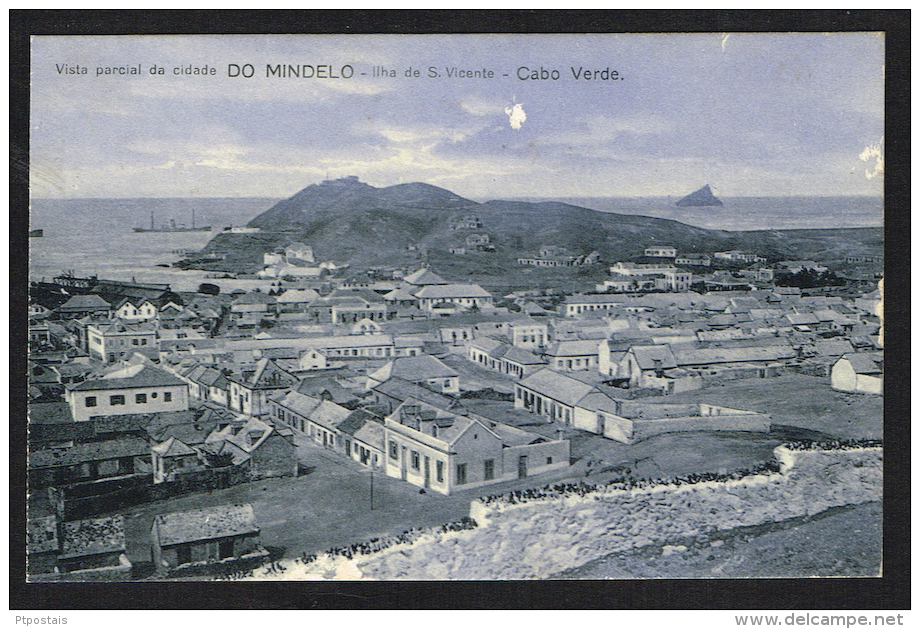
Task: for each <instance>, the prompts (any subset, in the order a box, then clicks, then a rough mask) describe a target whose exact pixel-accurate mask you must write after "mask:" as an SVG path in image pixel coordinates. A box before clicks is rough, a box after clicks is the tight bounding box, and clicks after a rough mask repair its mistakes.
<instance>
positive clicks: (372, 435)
mask: <svg viewBox="0 0 920 629" xmlns="http://www.w3.org/2000/svg"><path fill="white" fill-rule="evenodd" d="M353 436H354V438H355V439H357V440H358V441H363V442H364V443H366V444H367V445H369V446H373V447H375V448H377V449H378V450H381V451H382V450H383V448H384V445H383V442H384V430H383V424H380V423H379V422H376V421H366V422H364V424H362V425H361V427H360V428H358V429H357V430H356V431H355V432H354V433H353Z"/></svg>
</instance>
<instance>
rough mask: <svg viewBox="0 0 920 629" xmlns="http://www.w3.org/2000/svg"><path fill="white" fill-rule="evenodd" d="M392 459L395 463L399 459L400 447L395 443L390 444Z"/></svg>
mask: <svg viewBox="0 0 920 629" xmlns="http://www.w3.org/2000/svg"><path fill="white" fill-rule="evenodd" d="M390 458H391V459H393V460H394V461H395V460H396V459H398V458H399V446H398V445H397V443H396V442H395V441H391V442H390Z"/></svg>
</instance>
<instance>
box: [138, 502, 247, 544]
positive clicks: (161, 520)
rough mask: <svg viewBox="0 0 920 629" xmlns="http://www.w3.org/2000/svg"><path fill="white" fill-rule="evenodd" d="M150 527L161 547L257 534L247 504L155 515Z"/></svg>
mask: <svg viewBox="0 0 920 629" xmlns="http://www.w3.org/2000/svg"><path fill="white" fill-rule="evenodd" d="M153 526H154V527H156V529H157V535H158V539H159V543H160V546H161V547H163V546H172V545H174V544H184V543H188V542H195V541H198V540H206V539H217V538H221V537H231V536H236V535H251V534H254V533H258V532H259V527H258V526H256V516H255V513H254V512H253V510H252V505H251V504H241V505H225V506H220V507H210V508H207V509H196V510H194V511H182V512H179V513H167V514H165V515H158V516H157V517H156V518H154V520H153Z"/></svg>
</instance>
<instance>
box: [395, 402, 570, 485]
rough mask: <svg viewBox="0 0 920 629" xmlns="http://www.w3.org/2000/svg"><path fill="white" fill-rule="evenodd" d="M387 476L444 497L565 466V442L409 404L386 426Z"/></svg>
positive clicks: (401, 406) (566, 448)
mask: <svg viewBox="0 0 920 629" xmlns="http://www.w3.org/2000/svg"><path fill="white" fill-rule="evenodd" d="M384 436H385V443H386V446H385V447H386V457H385V460H386V465H385V470H386V474H387V476H390V477H392V478H399V479H402V480H404V481H406V482H409V483H411V484H413V485H416V486H418V487H421V488H423V489H431V490H433V491H436V492H438V493H441V494H445V495H448V494H450V493H451V492H453V491H457V490H462V489H467V488H474V487H482V486H485V485H490V484H493V483H500V482H503V481H507V480H512V479H516V478H526V477H529V476H536V475H539V474H542V473H545V472H548V471H552V470H559V469H564V468H566V467H568V466H569V442H568V441H566V440H549V439H547V438H545V437H542V436H541V435H538V434H535V433H530V432H527V431H524V430H520V429H519V428H514V427H511V426H506V425H504V424H499V423H497V422H494V421H491V420H488V419H486V418H481V417H476V416H472V415H470V416H464V415H457V414H455V413H451V412H449V411H445V410H443V409H439V408H437V407H434V406H431V405H428V404H425V403H423V402H420V401H418V400H415V399H408V400H406V401H405V402H404V403H403V404H402V405H400V406H399V408H397V409H396V410H395V411H394V412H393V414H392V415H390V416H389V417H387V418H386V422H385V424H384Z"/></svg>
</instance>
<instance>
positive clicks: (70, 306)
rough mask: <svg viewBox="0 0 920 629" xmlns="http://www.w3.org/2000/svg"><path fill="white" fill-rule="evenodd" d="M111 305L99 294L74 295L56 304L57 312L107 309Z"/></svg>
mask: <svg viewBox="0 0 920 629" xmlns="http://www.w3.org/2000/svg"><path fill="white" fill-rule="evenodd" d="M110 308H111V305H110V304H109V302H107V301H106V300H105V299H103V298H102V297H100V296H99V295H74V296H73V297H71V298H70V299H68V300H67V301H66V302H64V303H63V304H61V305H60V306H58V311H59V312H82V311H86V310H109V309H110Z"/></svg>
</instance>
